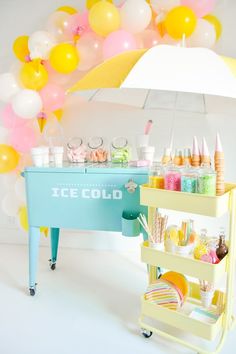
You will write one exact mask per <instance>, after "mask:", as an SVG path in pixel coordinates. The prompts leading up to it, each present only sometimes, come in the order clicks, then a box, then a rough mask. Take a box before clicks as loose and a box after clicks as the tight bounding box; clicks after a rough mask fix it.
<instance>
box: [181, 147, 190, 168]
mask: <svg viewBox="0 0 236 354" xmlns="http://www.w3.org/2000/svg"><path fill="white" fill-rule="evenodd" d="M191 164H192V156H191V149H190V148H185V149H184V157H183V165H190V166H191Z"/></svg>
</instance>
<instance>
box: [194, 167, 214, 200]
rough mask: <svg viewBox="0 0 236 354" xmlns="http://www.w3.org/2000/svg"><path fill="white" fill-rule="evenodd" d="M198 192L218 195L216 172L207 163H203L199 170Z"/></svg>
mask: <svg viewBox="0 0 236 354" xmlns="http://www.w3.org/2000/svg"><path fill="white" fill-rule="evenodd" d="M197 192H198V193H199V194H205V195H211V196H215V195H216V173H215V171H214V170H213V169H212V168H211V167H209V166H206V165H203V166H202V167H201V168H200V169H199V172H198V182H197Z"/></svg>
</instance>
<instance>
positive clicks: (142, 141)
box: [136, 134, 149, 148]
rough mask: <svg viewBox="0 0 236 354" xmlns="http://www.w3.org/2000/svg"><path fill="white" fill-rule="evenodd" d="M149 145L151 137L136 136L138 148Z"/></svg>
mask: <svg viewBox="0 0 236 354" xmlns="http://www.w3.org/2000/svg"><path fill="white" fill-rule="evenodd" d="M148 145H149V135H147V134H146V135H145V134H140V135H137V136H136V147H137V148H140V147H141V146H148Z"/></svg>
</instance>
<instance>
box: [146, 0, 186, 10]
mask: <svg viewBox="0 0 236 354" xmlns="http://www.w3.org/2000/svg"><path fill="white" fill-rule="evenodd" d="M150 4H151V7H152V8H153V10H154V11H155V12H156V13H159V12H166V11H170V10H171V9H173V8H174V7H177V6H180V5H181V1H180V0H151V2H150Z"/></svg>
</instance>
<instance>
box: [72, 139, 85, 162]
mask: <svg viewBox="0 0 236 354" xmlns="http://www.w3.org/2000/svg"><path fill="white" fill-rule="evenodd" d="M67 157H68V160H69V161H70V162H72V163H79V162H85V161H86V146H85V144H84V143H83V140H82V139H81V138H79V137H76V138H72V139H71V140H70V141H69V142H68V143H67Z"/></svg>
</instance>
